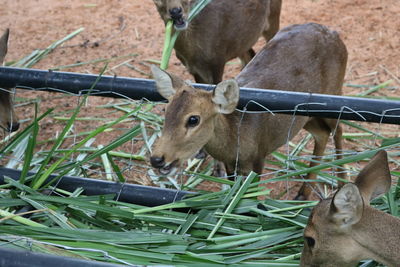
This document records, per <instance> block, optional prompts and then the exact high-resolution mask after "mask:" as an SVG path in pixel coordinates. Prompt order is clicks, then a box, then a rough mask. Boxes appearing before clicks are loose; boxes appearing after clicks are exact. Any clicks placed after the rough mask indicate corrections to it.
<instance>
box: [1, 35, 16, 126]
mask: <svg viewBox="0 0 400 267" xmlns="http://www.w3.org/2000/svg"><path fill="white" fill-rule="evenodd" d="M9 33H10V30H9V29H6V30H5V31H4V33H3V35H2V36H1V37H0V64H1V65H3V62H4V58H5V57H6V54H7V48H8V36H9ZM0 128H2V129H3V130H5V131H7V132H14V131H16V130H18V128H19V123H18V118H17V115H16V114H15V112H14V106H13V99H12V96H11V94H10V92H9V91H8V90H5V89H2V88H0Z"/></svg>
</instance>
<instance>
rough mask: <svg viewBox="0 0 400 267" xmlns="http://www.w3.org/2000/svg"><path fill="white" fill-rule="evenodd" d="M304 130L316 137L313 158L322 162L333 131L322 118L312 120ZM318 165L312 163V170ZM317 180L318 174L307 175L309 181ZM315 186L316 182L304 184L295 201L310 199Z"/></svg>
mask: <svg viewBox="0 0 400 267" xmlns="http://www.w3.org/2000/svg"><path fill="white" fill-rule="evenodd" d="M304 128H305V129H306V130H307V131H308V132H309V133H311V134H312V136H313V137H314V140H315V145H314V152H313V158H314V159H315V160H320V159H321V157H322V156H323V155H324V151H325V147H326V144H327V143H328V139H329V134H330V133H331V129H330V127H329V126H328V125H327V124H326V122H325V121H324V119H320V118H312V119H311V120H310V121H308V122H307V124H306V125H305V126H304ZM317 165H318V163H317V162H314V161H311V162H310V168H311V167H314V166H317ZM316 178H317V174H316V173H312V172H311V173H309V174H308V175H307V179H309V180H311V179H312V180H315V179H316ZM315 185H316V183H315V182H304V183H303V185H302V186H301V188H300V190H299V192H298V193H297V196H296V198H295V199H298V200H304V199H309V197H310V196H311V193H312V191H313V188H314V187H315Z"/></svg>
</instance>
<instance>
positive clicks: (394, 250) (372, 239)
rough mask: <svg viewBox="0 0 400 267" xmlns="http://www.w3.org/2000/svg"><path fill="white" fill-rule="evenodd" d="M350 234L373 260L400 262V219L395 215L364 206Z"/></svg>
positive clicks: (389, 262) (388, 263) (386, 263)
mask: <svg viewBox="0 0 400 267" xmlns="http://www.w3.org/2000/svg"><path fill="white" fill-rule="evenodd" d="M352 235H353V237H354V239H355V240H356V241H357V242H358V243H359V244H360V245H361V244H363V245H362V247H364V248H365V249H366V250H368V252H367V253H366V254H368V255H369V257H371V258H373V259H374V260H376V261H378V262H380V263H383V264H385V265H388V266H398V264H399V263H400V246H399V242H400V220H399V219H397V218H396V217H394V216H391V215H389V214H386V213H384V212H382V211H379V210H376V209H373V208H372V207H370V206H366V207H365V208H364V213H363V219H362V220H361V221H360V222H359V223H358V224H357V225H356V226H355V227H354V229H353V231H352Z"/></svg>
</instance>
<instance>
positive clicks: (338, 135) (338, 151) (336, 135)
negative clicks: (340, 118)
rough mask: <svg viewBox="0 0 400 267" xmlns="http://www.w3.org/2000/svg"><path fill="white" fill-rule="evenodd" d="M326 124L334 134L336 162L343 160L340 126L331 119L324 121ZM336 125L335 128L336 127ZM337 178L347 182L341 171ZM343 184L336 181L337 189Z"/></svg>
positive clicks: (341, 130)
mask: <svg viewBox="0 0 400 267" xmlns="http://www.w3.org/2000/svg"><path fill="white" fill-rule="evenodd" d="M325 122H326V124H327V125H328V126H329V127H330V129H331V132H332V133H334V136H333V140H334V143H335V151H336V152H335V153H336V160H339V159H342V158H343V155H342V153H343V145H342V135H343V129H342V126H341V125H340V124H339V125H337V120H333V119H325ZM336 125H337V126H336ZM338 176H339V177H340V178H342V179H344V180H347V177H346V173H345V172H343V171H340V172H338ZM343 185H344V182H341V181H338V187H339V188H340V187H342V186H343Z"/></svg>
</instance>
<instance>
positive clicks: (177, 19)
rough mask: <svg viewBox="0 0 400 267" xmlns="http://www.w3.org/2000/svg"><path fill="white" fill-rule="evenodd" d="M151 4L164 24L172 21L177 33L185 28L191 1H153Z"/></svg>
mask: <svg viewBox="0 0 400 267" xmlns="http://www.w3.org/2000/svg"><path fill="white" fill-rule="evenodd" d="M153 2H154V4H155V5H156V7H157V9H158V12H159V13H160V15H161V17H162V19H163V20H164V21H165V22H167V21H168V20H170V19H172V20H173V22H174V27H175V29H176V30H178V31H182V30H185V29H186V28H187V26H188V21H187V19H188V16H189V11H190V4H191V0H186V1H185V0H153Z"/></svg>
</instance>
